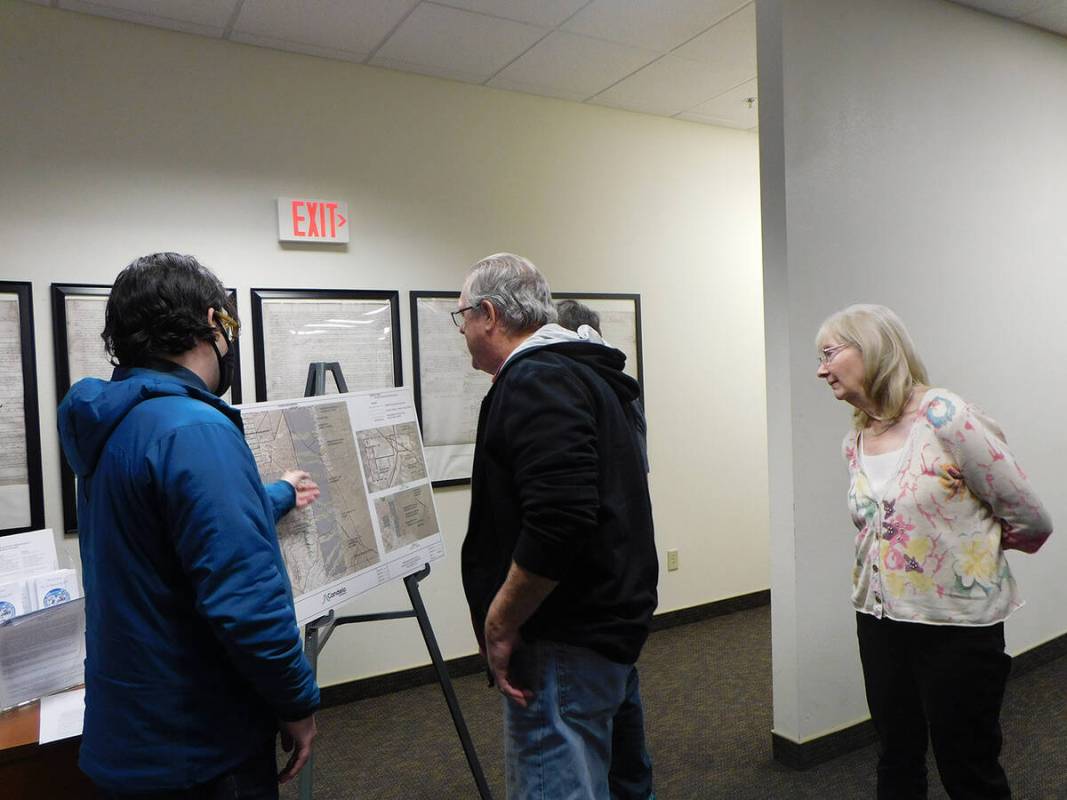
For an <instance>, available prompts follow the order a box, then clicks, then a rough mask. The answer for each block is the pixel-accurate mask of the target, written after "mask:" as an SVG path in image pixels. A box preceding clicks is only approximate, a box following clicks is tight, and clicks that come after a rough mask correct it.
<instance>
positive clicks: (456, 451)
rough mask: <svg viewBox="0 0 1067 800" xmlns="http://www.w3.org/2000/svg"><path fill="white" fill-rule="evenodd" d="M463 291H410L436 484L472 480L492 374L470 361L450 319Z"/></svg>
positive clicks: (421, 405) (418, 379) (419, 391)
mask: <svg viewBox="0 0 1067 800" xmlns="http://www.w3.org/2000/svg"><path fill="white" fill-rule="evenodd" d="M458 301H459V292H412V293H411V330H412V339H411V345H412V347H411V353H412V358H413V359H414V362H415V404H416V407H417V408H418V411H419V419H420V420H421V421H422V431H423V437H424V439H423V441H424V442H425V444H426V458H427V463H428V465H429V469H430V478H431V479H432V480H433V484H434V486H450V485H455V484H460V483H468V482H469V481H470V477H471V468H472V466H473V464H474V440H475V434H476V433H477V430H478V411H479V409H480V408H481V405H482V400H483V399H484V398H485V395H486V392H488V391H489V387H490V386H492V378H491V377H490V376H489V375H487V374H486V373H484V372H480V371H479V370H476V369H474V367H472V366H471V354H470V351H468V350H467V342H466V340H465V339H464V338H463V336H462V335H461V334H460V332H459V328H458V327H456V325H455V323H454V322H453V321H452V312H453V311H455V310H456V309H457V308H458V307H459V302H458Z"/></svg>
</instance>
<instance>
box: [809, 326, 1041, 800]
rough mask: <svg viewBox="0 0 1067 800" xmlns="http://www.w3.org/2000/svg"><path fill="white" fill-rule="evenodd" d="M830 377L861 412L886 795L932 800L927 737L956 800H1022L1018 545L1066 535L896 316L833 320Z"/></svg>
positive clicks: (821, 341)
mask: <svg viewBox="0 0 1067 800" xmlns="http://www.w3.org/2000/svg"><path fill="white" fill-rule="evenodd" d="M815 344H816V347H817V348H818V353H819V368H818V372H817V375H818V377H819V378H821V379H822V380H825V381H826V382H827V384H828V385H829V387H830V391H832V392H833V394H834V397H836V398H837V399H838V400H844V401H845V402H846V403H849V404H850V405H851V406H852V407H853V412H852V423H853V424H852V429H851V430H850V431H849V432H848V434H847V435H846V436H845V441H844V456H845V460H846V461H847V462H848V471H849V478H850V485H849V491H848V505H849V509H850V511H851V513H852V520H853V522H854V523H855V525H856V528H857V529H858V533H857V536H856V562H855V567H854V569H853V573H852V585H853V589H852V603H853V606H854V607H855V609H856V612H857V613H856V620H857V633H858V637H859V647H860V659H861V661H862V664H863V678H864V684H865V687H866V691H867V703H868V705H869V706H870V710H871V718H872V720H873V722H874V726H875V728H876V730H877V731H878V737H879V741H880V748H879V758H878V798H879V800H883V799H888V798H893V800H910V799H911V798H925V797H926V787H927V779H926V744H927V736H928V735H929V739H930V741H931V743H932V744H933V749H934V756H935V757H936V760H937V767H938V771H939V773H940V775H941V782H942V783H943V784H944V786H945V789H946V790H947V792H948V794H949V796H950V797H952V798H954V799H955V798H1010V797H1011V790H1010V789H1009V787H1008V781H1007V778H1006V776H1005V774H1004V770H1003V769H1002V767H1001V765H1000V760H999V757H1000V747H1001V733H1000V706H1001V702H1002V700H1003V696H1004V685H1005V682H1006V681H1007V677H1008V672H1009V670H1010V668H1011V659H1010V658H1009V657H1008V656H1007V655H1006V654H1005V652H1004V620H1005V619H1007V617H1008V616H1009V615H1010V614H1011V613H1012V612H1013V611H1014V610H1015V609H1017V608H1019V606H1021V605H1022V600H1021V598H1020V597H1019V592H1018V589H1017V587H1016V585H1015V579H1014V578H1013V577H1012V574H1011V569H1010V568H1009V566H1008V562H1007V560H1006V559H1005V557H1004V551H1005V550H1008V549H1016V550H1022V551H1024V552H1027V553H1033V552H1035V551H1036V550H1037V549H1038V548H1039V547H1041V545H1042V544H1043V543H1044V542H1045V540H1046V539H1047V538H1048V537H1049V534H1051V532H1052V521H1051V520H1050V519H1049V516H1048V514H1047V513H1046V511H1045V509H1044V507H1043V506H1042V505H1041V501H1040V500H1038V498H1037V497H1036V496H1035V495H1034V492H1033V489H1032V488H1031V486H1030V483H1029V481H1028V480H1027V478H1026V475H1025V474H1024V473H1023V471H1022V469H1021V468H1020V467H1019V465H1018V463H1017V462H1016V461H1015V458H1014V457H1013V456H1012V454H1011V452H1010V451H1009V450H1008V447H1007V444H1006V443H1005V439H1004V434H1003V433H1002V432H1001V430H1000V428H999V427H997V425H996V423H995V422H993V421H992V420H991V419H989V418H988V417H986V416H985V415H983V414H982V413H981V412H980V411H978V410H977V409H976V408H975V407H973V406H971V405H969V404H968V403H967V402H966V401H964V400H963V399H961V398H960V397H959V396H958V395H956V394H953V393H952V392H950V391H948V390H946V389H939V388H932V387H930V386H929V380H928V379H927V377H926V369H925V367H924V366H923V364H922V361H920V359H919V356H918V354H917V353H916V352H915V348H914V346H913V345H912V342H911V337H910V336H909V335H908V332H907V330H906V329H905V328H904V325H903V323H901V321H900V319H898V318H897V316H896V315H895V314H894V313H893V312H892V311H890V310H889V309H888V308H885V307H884V306H877V305H855V306H850V307H848V308H846V309H844V310H843V311H839V312H837V313H836V314H833V315H832V316H830V317H829V318H828V319H827V320H826V321H825V322H824V323H823V324H822V326H821V327H820V329H819V333H818V335H817V336H816V340H815Z"/></svg>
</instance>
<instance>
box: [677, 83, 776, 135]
mask: <svg viewBox="0 0 1067 800" xmlns="http://www.w3.org/2000/svg"><path fill="white" fill-rule="evenodd" d="M758 90H759V87H758V85H757V81H756V79H755V78H753V79H752V80H750V81H746V82H745V83H742V84H741V85H740V86H738V87H736V88H734V89H731V90H730V91H728V92H724V93H723V94H720V95H719V96H718V97H715V98H712V99H711V100H708V101H707V102H705V103H701V104H700V105H698V106H694V107H693V108H691V109H689V110H688V113H692V114H699V115H701V116H705V117H717V118H719V119H737V120H741V121H743V122H747V124H746V125H745V127H746V128H751V127H752V126H753V125H755V124H756V123H757V122H758V121H759V109H758V106H757V104H756V103H753V104H752V108H749V107H748V103H747V102H746V101H747V100H748V99H749V98H750V97H756V96H757V94H758Z"/></svg>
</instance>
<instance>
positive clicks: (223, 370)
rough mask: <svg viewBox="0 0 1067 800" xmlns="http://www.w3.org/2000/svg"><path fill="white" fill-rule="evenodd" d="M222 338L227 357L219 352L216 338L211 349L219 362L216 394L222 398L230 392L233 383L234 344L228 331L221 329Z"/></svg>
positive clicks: (212, 341) (212, 338) (212, 339)
mask: <svg viewBox="0 0 1067 800" xmlns="http://www.w3.org/2000/svg"><path fill="white" fill-rule="evenodd" d="M220 330H221V331H222V338H223V339H225V340H226V344H227V348H226V355H223V354H222V353H220V352H219V346H218V345H217V344H215V337H214V336H213V337H211V347H212V348H213V349H214V350H215V358H216V360H217V361H218V362H219V385H218V386H217V387H216V388H215V394H216V395H217V396H218V397H222V396H223V395H224V394H226V392H227V391H229V388H230V385H231V384H232V383H233V342H231V341H230V339H229V337H228V336H227V335H226V329H225V328H221V329H220Z"/></svg>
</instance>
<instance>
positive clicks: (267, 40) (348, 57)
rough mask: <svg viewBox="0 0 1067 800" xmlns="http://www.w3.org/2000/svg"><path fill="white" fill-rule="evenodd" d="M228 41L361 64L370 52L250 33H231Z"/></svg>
mask: <svg viewBox="0 0 1067 800" xmlns="http://www.w3.org/2000/svg"><path fill="white" fill-rule="evenodd" d="M230 41H233V42H238V43H240V44H252V45H255V46H256V47H269V48H271V49H272V50H284V51H286V52H288V53H302V54H304V55H306V56H318V57H319V58H332V59H336V60H338V61H352V62H355V63H356V64H362V63H363V62H364V61H366V60H367V57H368V56H370V53H356V52H352V51H350V50H338V49H337V48H334V47H319V46H317V45H313V44H304V43H303V42H287V41H285V40H284V39H275V38H273V37H271V36H253V35H252V34H250V33H233V34H231V35H230Z"/></svg>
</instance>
